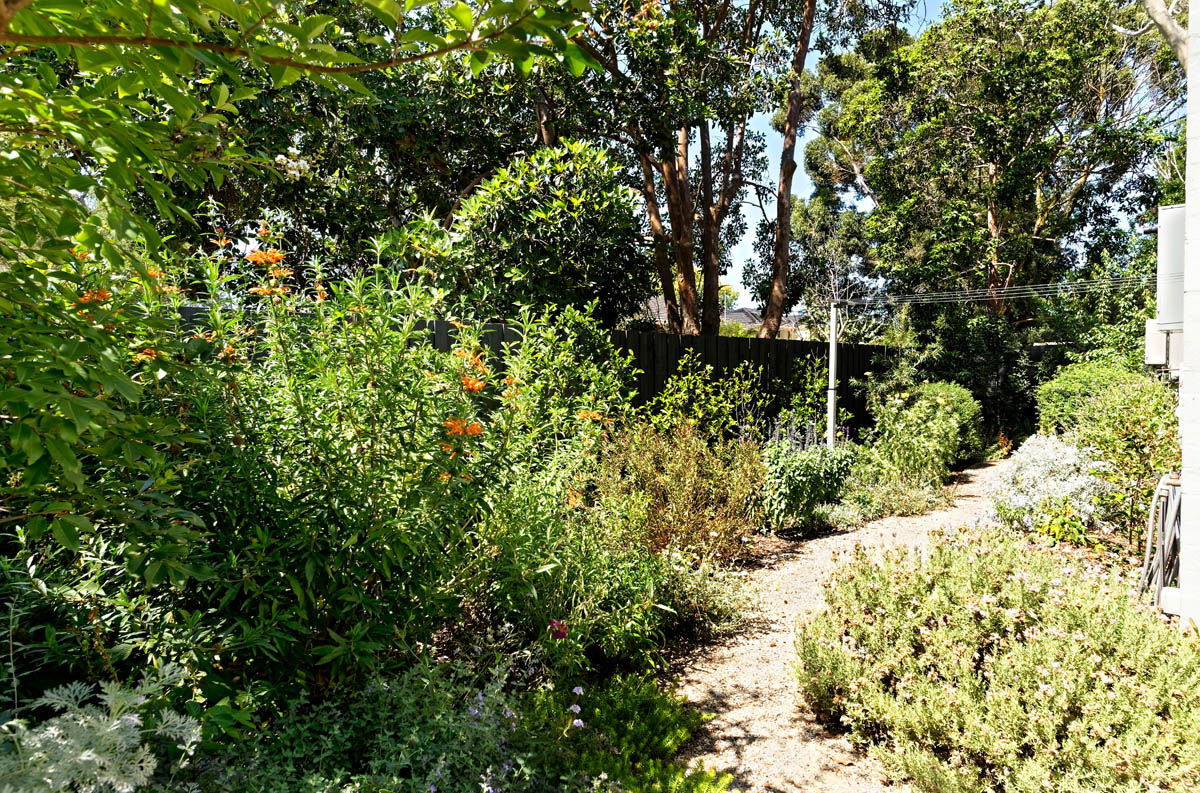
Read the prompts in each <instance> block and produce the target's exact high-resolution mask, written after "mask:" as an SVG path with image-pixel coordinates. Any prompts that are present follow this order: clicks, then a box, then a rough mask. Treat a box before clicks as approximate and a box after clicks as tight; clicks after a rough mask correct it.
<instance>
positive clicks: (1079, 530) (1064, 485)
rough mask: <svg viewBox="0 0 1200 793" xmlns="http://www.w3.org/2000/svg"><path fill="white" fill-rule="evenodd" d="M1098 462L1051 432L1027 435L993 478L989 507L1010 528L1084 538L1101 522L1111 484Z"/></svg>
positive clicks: (1085, 539) (1075, 539)
mask: <svg viewBox="0 0 1200 793" xmlns="http://www.w3.org/2000/svg"><path fill="white" fill-rule="evenodd" d="M1103 470H1104V466H1103V465H1102V464H1101V463H1099V462H1098V461H1097V460H1095V458H1094V457H1092V456H1091V454H1089V453H1088V452H1087V451H1085V450H1083V449H1080V448H1078V447H1076V446H1072V445H1071V444H1070V443H1068V442H1067V441H1065V440H1063V439H1062V438H1059V437H1058V436H1056V435H1033V436H1030V438H1029V439H1028V440H1026V441H1025V442H1024V443H1023V444H1021V447H1020V448H1019V449H1017V451H1016V452H1015V453H1014V454H1013V456H1012V462H1011V463H1009V465H1008V467H1007V468H1006V469H1005V470H1004V471H1003V472H1002V473H1001V475H1000V477H999V478H998V479H997V480H996V483H995V485H994V488H993V490H992V492H991V494H990V495H991V499H992V506H993V509H994V510H995V512H996V517H997V518H998V519H999V521H1000V522H1001V523H1002V524H1004V525H1006V526H1008V527H1011V528H1019V529H1022V530H1025V531H1035V532H1041V533H1043V534H1048V535H1050V536H1052V537H1054V538H1055V539H1058V540H1066V541H1072V542H1087V541H1089V540H1090V539H1092V537H1093V533H1094V532H1095V531H1097V530H1100V529H1103V528H1105V524H1103V523H1102V518H1103V517H1104V511H1105V504H1106V503H1107V501H1108V499H1109V495H1110V493H1111V487H1110V486H1109V485H1108V484H1107V483H1106V482H1105V480H1104V479H1103V478H1101V474H1102V472H1103Z"/></svg>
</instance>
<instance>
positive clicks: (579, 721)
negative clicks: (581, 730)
mask: <svg viewBox="0 0 1200 793" xmlns="http://www.w3.org/2000/svg"><path fill="white" fill-rule="evenodd" d="M571 726H572V727H582V726H583V719H575V721H573V722H571Z"/></svg>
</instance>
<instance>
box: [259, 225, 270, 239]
mask: <svg viewBox="0 0 1200 793" xmlns="http://www.w3.org/2000/svg"><path fill="white" fill-rule="evenodd" d="M270 233H271V229H269V228H267V224H266V223H265V222H263V223H259V224H258V236H260V237H265V236H267V235H268V234H270Z"/></svg>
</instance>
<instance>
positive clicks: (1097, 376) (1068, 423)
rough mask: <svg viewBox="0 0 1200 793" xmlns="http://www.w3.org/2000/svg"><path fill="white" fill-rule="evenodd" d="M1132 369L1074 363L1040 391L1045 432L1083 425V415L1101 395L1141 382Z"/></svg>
mask: <svg viewBox="0 0 1200 793" xmlns="http://www.w3.org/2000/svg"><path fill="white" fill-rule="evenodd" d="M1141 378H1142V375H1138V374H1136V373H1134V372H1131V371H1129V370H1128V369H1124V368H1121V367H1119V366H1115V365H1113V364H1111V363H1105V362H1087V363H1073V364H1070V365H1069V366H1064V367H1063V368H1062V369H1060V370H1059V371H1058V373H1057V374H1056V375H1055V376H1054V378H1053V379H1051V380H1048V381H1046V382H1045V383H1042V384H1041V385H1040V386H1038V389H1037V409H1038V422H1039V424H1040V427H1041V432H1043V433H1051V432H1061V431H1064V430H1069V429H1072V428H1074V427H1076V426H1077V425H1078V424H1079V412H1080V411H1081V410H1082V409H1083V407H1084V405H1086V404H1087V403H1088V401H1089V400H1090V399H1091V398H1092V397H1093V396H1096V395H1097V394H1102V393H1104V392H1105V391H1107V390H1109V389H1111V388H1118V387H1122V386H1124V385H1126V384H1129V383H1132V382H1136V381H1137V380H1139V379H1141Z"/></svg>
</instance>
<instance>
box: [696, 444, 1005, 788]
mask: <svg viewBox="0 0 1200 793" xmlns="http://www.w3.org/2000/svg"><path fill="white" fill-rule="evenodd" d="M1004 465H1005V463H1004V462H999V463H986V464H984V465H980V466H976V467H974V468H970V469H967V470H966V471H964V472H963V473H961V474H960V475H959V476H958V477H957V479H956V481H955V483H953V484H952V485H951V486H950V488H949V491H948V493H947V496H948V506H946V507H945V508H942V509H939V510H936V511H934V512H930V513H927V514H924V515H917V516H912V517H891V518H883V519H881V520H877V521H874V522H872V523H869V524H867V525H865V526H863V527H862V528H859V529H856V530H854V531H848V532H839V533H832V534H826V535H823V536H817V537H813V538H809V539H804V540H781V539H778V538H775V539H771V540H769V541H767V542H764V543H763V544H762V546H760V547H759V548H758V550H759V552H760V553H761V554H762V555H761V556H759V557H758V559H757V560H756V564H755V565H753V566H752V568H751V569H750V570H749V571H748V576H749V577H750V579H751V581H752V582H753V584H754V585H755V590H756V592H757V596H756V602H755V605H754V606H752V609H753V616H752V617H751V619H750V620H749V621H748V624H747V626H746V628H745V629H744V630H743V631H742V632H740V633H738V634H735V635H732V636H730V637H728V638H726V639H725V640H724V641H722V642H719V643H717V644H714V645H709V646H707V647H702V648H699V649H698V650H697V651H696V652H695V653H694V654H693V655H692V656H691V657H690V658H685V659H681V660H680V662H679V664H678V684H679V691H680V694H681V695H682V696H684V697H685V698H686V699H687V700H689V701H690V702H692V703H694V704H696V705H697V706H698V707H699V708H700V709H702V710H703V711H705V712H708V713H712V714H715V716H714V718H713V720H712V721H711V722H709V723H708V724H707V725H705V727H704V728H702V730H701V732H700V733H699V734H698V735H697V736H696V737H695V738H693V739H692V741H691V742H689V744H688V745H687V746H685V747H684V750H683V753H682V759H683V760H685V761H686V762H688V763H689V765H691V766H693V767H695V766H697V765H700V764H703V765H704V766H705V767H706V768H708V769H709V770H712V771H717V772H721V773H727V774H729V775H730V776H731V777H732V778H733V783H732V785H731V786H730V789H731V790H734V791H755V792H756V793H758V792H762V793H784V792H790V791H804V793H874V792H875V791H883V790H887V791H889V793H901V791H905V790H906V788H905V787H904V786H902V785H894V784H891V783H890V782H888V781H887V780H886V779H885V777H884V775H883V773H882V772H881V771H880V769H879V767H878V765H877V764H876V763H875V762H874V761H873V760H871V759H870V758H868V757H865V756H864V755H862V754H859V753H857V752H856V751H855V750H854V749H853V748H852V747H851V745H850V744H849V742H848V741H847V740H846V739H845V738H844V737H841V736H838V735H833V734H830V733H829V732H827V730H826V729H825V727H824V726H822V725H821V724H819V723H817V722H816V720H815V719H814V718H813V715H812V713H811V712H809V710H808V709H807V708H806V707H805V705H804V703H803V701H802V700H801V699H800V697H799V692H798V690H797V688H796V684H795V681H794V676H793V674H792V663H793V660H794V649H793V642H794V635H795V629H796V625H797V623H798V622H799V621H800V620H801V619H802V618H803V617H804V616H805V615H807V614H810V613H812V612H814V611H816V610H818V609H820V608H821V607H822V606H823V605H824V584H825V582H826V580H827V579H828V578H829V575H830V573H832V572H833V570H834V568H835V567H836V566H837V563H838V557H839V556H840V555H841V554H843V553H845V552H848V551H850V550H852V549H853V548H854V547H855V546H856V545H860V544H861V545H863V546H865V547H868V548H890V547H896V546H902V545H907V546H915V547H924V546H925V544H926V542H927V540H928V537H929V534H930V532H931V531H934V530H937V529H954V528H959V527H962V526H975V525H978V524H980V523H981V522H982V521H983V520H984V519H985V516H986V515H987V513H988V507H989V503H988V499H987V492H988V489H989V487H990V483H991V482H992V481H994V480H995V479H996V476H997V475H998V473H999V472H1000V469H1001V468H1002V467H1003V466H1004Z"/></svg>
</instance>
